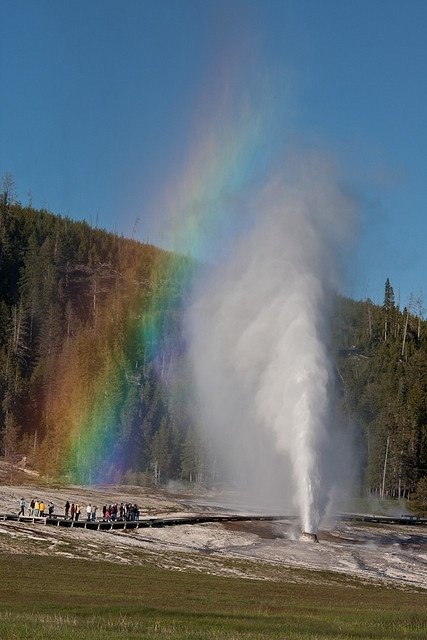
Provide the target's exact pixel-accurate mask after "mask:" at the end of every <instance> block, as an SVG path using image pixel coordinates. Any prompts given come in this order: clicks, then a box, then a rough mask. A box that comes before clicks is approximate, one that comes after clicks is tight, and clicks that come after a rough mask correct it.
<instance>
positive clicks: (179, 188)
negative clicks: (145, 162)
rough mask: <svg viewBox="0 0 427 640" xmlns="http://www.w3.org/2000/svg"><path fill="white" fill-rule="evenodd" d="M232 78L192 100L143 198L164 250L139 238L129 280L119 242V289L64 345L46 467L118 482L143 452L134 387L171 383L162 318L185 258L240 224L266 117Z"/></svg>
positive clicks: (202, 255)
mask: <svg viewBox="0 0 427 640" xmlns="http://www.w3.org/2000/svg"><path fill="white" fill-rule="evenodd" d="M232 80H233V79H232V78H231V77H230V73H227V74H224V77H223V86H222V91H219V90H218V87H215V91H214V93H215V96H218V95H219V96H220V98H218V97H216V98H215V99H213V96H212V95H209V96H206V95H205V96H203V97H202V99H201V100H200V101H199V104H198V108H197V109H196V115H195V117H194V122H195V133H194V134H193V136H192V140H191V142H190V144H189V148H188V153H187V159H186V161H184V162H183V163H182V167H181V169H180V171H179V172H178V173H177V174H176V175H175V176H173V177H172V178H171V179H170V181H169V184H168V186H167V187H166V188H165V189H164V192H163V193H162V194H161V196H160V197H159V198H158V199H157V202H156V203H154V204H153V211H154V214H155V217H156V218H157V219H159V220H160V221H161V225H162V227H163V229H167V233H166V235H164V236H163V246H164V247H165V248H166V249H168V250H171V251H172V253H168V251H162V250H155V249H154V247H151V246H150V245H146V246H145V251H147V252H149V253H150V255H152V256H154V260H153V264H152V267H151V269H150V271H149V273H145V275H144V277H145V283H144V287H143V288H142V287H138V286H136V285H135V281H138V280H140V279H141V265H138V258H134V262H132V255H134V256H136V253H137V252H136V251H135V247H134V246H133V244H134V243H131V242H130V241H129V251H130V254H131V255H130V256H129V255H127V254H126V253H125V254H124V255H123V256H122V258H121V261H120V264H119V269H118V271H119V272H120V274H121V276H122V277H123V283H122V284H121V287H120V289H117V288H115V289H114V290H112V291H111V292H110V293H109V294H108V296H107V299H106V301H105V303H104V304H103V306H102V309H101V310H100V312H99V315H98V317H97V318H96V324H95V325H94V324H92V325H91V326H85V327H84V328H83V329H82V330H81V331H80V332H79V333H78V334H77V335H75V336H73V338H72V339H71V340H69V341H68V342H67V344H65V345H64V348H63V351H62V353H61V356H60V358H59V362H58V364H57V371H58V375H57V383H56V385H55V388H54V389H53V390H52V393H51V398H50V400H49V403H48V404H49V411H47V412H46V414H47V418H46V420H47V423H48V424H47V428H46V432H47V434H48V436H47V437H46V439H45V441H44V443H43V446H42V447H41V457H42V458H43V460H44V461H45V462H46V461H47V462H48V465H47V469H48V470H49V473H51V474H52V475H57V476H61V477H62V478H64V477H69V478H70V479H71V480H73V481H76V482H82V483H92V484H95V483H102V482H107V481H108V482H112V481H113V482H114V481H115V480H118V479H119V477H120V474H123V473H124V472H125V470H126V469H129V468H132V467H133V462H134V460H135V457H137V456H138V455H144V447H146V443H145V441H144V433H145V432H146V431H147V430H148V431H149V430H150V429H151V428H152V425H151V424H149V418H148V417H147V416H146V415H140V416H137V421H139V423H140V424H142V429H141V428H140V431H139V432H138V433H137V434H135V433H134V432H133V428H134V427H133V426H132V425H133V424H134V423H135V416H134V415H132V411H133V407H134V406H135V403H134V402H133V400H134V396H135V394H140V397H142V398H144V394H146V395H149V394H150V393H151V392H152V388H151V387H150V379H151V378H152V376H154V375H156V376H157V382H158V381H159V380H160V381H161V384H162V385H163V386H164V388H165V393H171V388H173V387H174V385H176V380H175V379H174V371H173V367H171V362H173V360H174V357H175V356H177V355H179V353H180V351H182V347H181V345H180V344H179V341H180V338H179V336H173V335H170V333H169V327H170V326H171V318H172V316H173V314H174V313H175V311H176V308H177V305H179V304H182V294H183V291H187V292H188V289H189V287H190V281H191V278H192V275H193V272H194V259H196V260H201V259H203V260H206V259H208V260H210V259H217V258H218V257H221V255H222V253H223V252H224V251H226V250H227V249H228V246H227V244H229V243H232V240H233V237H234V234H235V232H236V229H237V227H238V226H239V225H241V224H247V220H243V221H242V220H241V219H240V218H239V216H238V215H235V214H236V212H237V211H238V209H239V206H238V205H237V204H236V203H238V196H239V194H241V193H242V191H243V190H247V189H249V188H250V187H249V184H250V182H251V180H252V181H253V180H254V176H255V174H256V172H257V170H259V168H260V161H259V157H260V148H261V147H262V145H263V143H264V142H265V137H266V131H267V130H268V128H269V124H270V116H271V113H270V110H269V108H268V106H267V103H268V100H262V102H263V103H264V104H261V105H260V104H258V105H257V106H256V107H254V106H253V103H252V102H251V101H250V100H249V99H248V100H242V99H241V97H240V98H239V99H236V96H235V95H233V91H232V90H231V89H230V87H232V86H233V81H232ZM200 113H203V118H201V117H200V116H199V115H198V114H200ZM213 239H214V240H213ZM118 291H120V293H118ZM150 400H151V402H152V403H153V399H152V398H151V399H150ZM159 402H161V399H159ZM153 419H154V418H153ZM159 446H160V445H159ZM52 452H53V453H52ZM42 466H43V465H42Z"/></svg>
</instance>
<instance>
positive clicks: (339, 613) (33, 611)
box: [0, 554, 427, 640]
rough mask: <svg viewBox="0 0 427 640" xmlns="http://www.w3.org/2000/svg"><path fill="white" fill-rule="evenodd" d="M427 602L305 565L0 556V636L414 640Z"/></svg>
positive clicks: (422, 628)
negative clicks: (250, 576)
mask: <svg viewBox="0 0 427 640" xmlns="http://www.w3.org/2000/svg"><path fill="white" fill-rule="evenodd" d="M235 566H236V568H239V567H241V568H244V563H237V562H236V563H235ZM312 579H313V580H312ZM426 605H427V594H426V592H425V591H421V590H410V591H402V590H397V589H393V588H386V587H381V586H375V585H365V584H363V583H361V582H358V581H356V580H350V579H346V578H345V577H343V576H339V575H335V574H331V573H322V572H315V573H310V572H308V571H303V570H301V571H300V570H286V571H284V573H283V579H281V580H279V581H266V580H247V579H242V578H232V577H218V576H210V575H205V574H202V573H198V572H178V571H167V570H163V569H159V568H157V567H153V566H145V565H144V566H124V565H117V564H113V563H111V564H110V563H104V562H91V561H86V560H72V559H68V558H61V559H60V558H54V557H48V556H45V557H36V556H28V557H25V556H24V555H13V554H11V555H6V554H4V555H2V556H1V562H0V638H1V640H12V638H13V639H17V640H18V639H19V640H21V639H34V640H38V639H43V640H50V639H52V640H53V638H55V640H59V639H60V640H71V639H73V640H75V639H76V638H77V637H81V635H82V634H83V636H84V638H85V639H86V640H95V639H100V638H109V639H112V640H116V639H118V638H121V639H123V638H126V639H128V638H129V639H133V638H138V639H151V638H174V639H176V640H184V639H185V640H193V639H194V640H195V639H200V640H202V639H203V640H220V639H221V640H240V639H242V638H245V639H249V640H255V639H256V640H261V639H270V638H271V639H277V640H278V639H280V640H285V639H286V640H302V639H304V640H305V639H310V640H314V639H324V638H334V639H336V640H342V639H345V640H347V639H350V638H351V639H358V640H362V639H363V640H366V639H370V638H382V639H390V640H391V639H393V640H395V638H408V639H414V640H415V639H419V640H421V639H422V638H423V639H424V638H425V637H426V634H427V624H426Z"/></svg>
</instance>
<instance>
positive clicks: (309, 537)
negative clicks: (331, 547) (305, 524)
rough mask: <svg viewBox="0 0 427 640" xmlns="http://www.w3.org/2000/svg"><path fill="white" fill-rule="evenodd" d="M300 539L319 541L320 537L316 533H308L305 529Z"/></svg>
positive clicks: (303, 540)
mask: <svg viewBox="0 0 427 640" xmlns="http://www.w3.org/2000/svg"><path fill="white" fill-rule="evenodd" d="M300 540H301V541H302V542H319V538H318V537H317V534H316V533H308V532H307V531H303V532H302V534H301V536H300Z"/></svg>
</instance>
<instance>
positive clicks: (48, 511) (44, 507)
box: [18, 498, 55, 518]
mask: <svg viewBox="0 0 427 640" xmlns="http://www.w3.org/2000/svg"><path fill="white" fill-rule="evenodd" d="M26 506H27V503H26V502H25V499H24V498H21V499H20V501H19V513H18V515H19V516H25V509H26ZM54 510H55V505H54V504H53V502H50V501H49V502H48V503H47V504H46V503H45V502H44V500H39V499H38V498H33V499H32V500H31V502H30V504H29V505H28V515H29V516H32V517H33V518H39V517H41V518H43V517H44V516H52V515H53V512H54Z"/></svg>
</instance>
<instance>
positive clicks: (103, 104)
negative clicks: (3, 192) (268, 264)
mask: <svg viewBox="0 0 427 640" xmlns="http://www.w3.org/2000/svg"><path fill="white" fill-rule="evenodd" d="M0 9H1V16H2V19H1V22H0V87H1V99H0V140H1V145H0V176H2V175H4V174H6V173H10V174H11V175H12V176H13V179H14V183H15V189H16V194H17V199H18V200H19V201H20V202H21V203H22V204H25V205H26V204H28V203H31V204H32V206H33V207H35V208H46V209H48V210H49V211H52V212H53V213H57V214H61V215H67V216H69V217H71V218H73V219H78V220H82V219H85V220H86V221H88V222H89V223H90V224H92V225H94V226H95V225H96V226H98V227H102V228H105V229H107V230H111V231H114V232H117V233H119V234H122V235H124V236H127V237H134V238H135V239H137V240H141V241H148V242H152V243H154V244H160V245H162V246H166V247H167V246H171V244H173V238H174V237H175V236H176V235H177V234H181V235H185V237H186V239H187V243H188V245H189V246H186V249H188V250H189V251H190V252H191V248H192V247H193V248H194V247H195V245H196V244H197V245H198V246H197V250H195V251H194V253H195V255H196V256H197V257H202V258H203V257H204V256H206V255H207V254H208V253H209V246H208V245H209V240H208V239H209V234H210V233H211V232H212V233H214V232H215V233H218V229H219V228H221V230H222V231H221V233H222V234H223V236H224V242H225V243H227V242H228V243H229V244H231V246H232V243H233V238H234V234H235V231H236V229H235V227H236V225H237V226H238V225H242V224H243V225H244V224H249V222H247V220H248V219H247V218H246V222H245V218H243V219H242V217H240V218H238V217H236V215H235V212H236V211H237V210H238V209H239V207H241V206H242V205H241V202H242V198H241V195H242V194H243V193H245V194H246V201H247V200H248V196H247V194H248V193H249V194H250V193H251V189H255V188H256V186H257V185H258V184H262V182H263V181H264V180H265V179H266V176H268V175H269V173H270V172H272V171H273V169H274V170H277V167H278V166H279V165H280V162H281V159H283V158H285V157H288V156H291V154H292V153H295V152H300V151H301V150H306V149H309V150H310V152H313V151H315V152H317V153H320V154H324V156H325V157H327V158H330V159H332V162H333V163H335V165H336V166H337V168H338V169H339V171H338V174H339V180H340V181H341V182H342V184H343V188H345V189H346V190H347V191H348V193H351V194H352V196H353V197H354V198H355V200H356V201H357V203H358V207H359V211H360V214H359V215H360V218H359V224H358V228H357V231H355V234H354V235H355V238H357V240H356V241H355V243H354V245H353V246H352V247H351V248H349V249H348V259H347V260H346V265H345V272H346V275H345V282H344V284H343V292H344V293H346V294H347V295H350V296H351V297H354V298H357V299H363V298H366V297H370V298H371V299H373V300H374V301H375V302H379V303H381V302H382V300H383V295H384V282H385V280H386V278H387V277H388V278H390V281H391V283H392V285H393V287H394V290H395V295H396V299H397V301H399V302H400V304H401V306H402V307H403V306H404V305H405V304H406V303H407V301H408V296H409V294H410V293H413V294H414V295H416V296H417V295H418V294H419V293H420V291H421V290H423V292H424V295H425V293H426V273H427V258H426V254H427V252H426V250H425V244H426V242H425V241H426V238H427V221H426V220H427V215H426V211H425V209H426V203H427V154H426V153H425V149H426V148H427V126H426V110H427V106H426V105H427V39H426V37H425V34H426V33H427V3H426V2H425V1H424V0H402V1H400V0H357V1H356V0H323V1H322V2H319V1H318V0H281V1H276V0H228V1H227V2H225V1H223V0H156V1H155V2H154V1H144V0H121V1H119V0H116V1H113V0H91V1H90V2H88V1H87V0H85V1H81V0H73V2H67V1H65V0H0ZM199 208H205V209H206V210H208V215H207V216H206V217H205V220H207V221H208V223H207V228H206V229H205V234H204V241H203V242H202V241H201V239H200V238H201V235H202V234H200V232H199V231H198V230H197V219H196V216H195V214H194V212H195V211H196V210H197V209H199ZM177 221H179V222H177ZM183 221H185V222H183Z"/></svg>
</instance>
